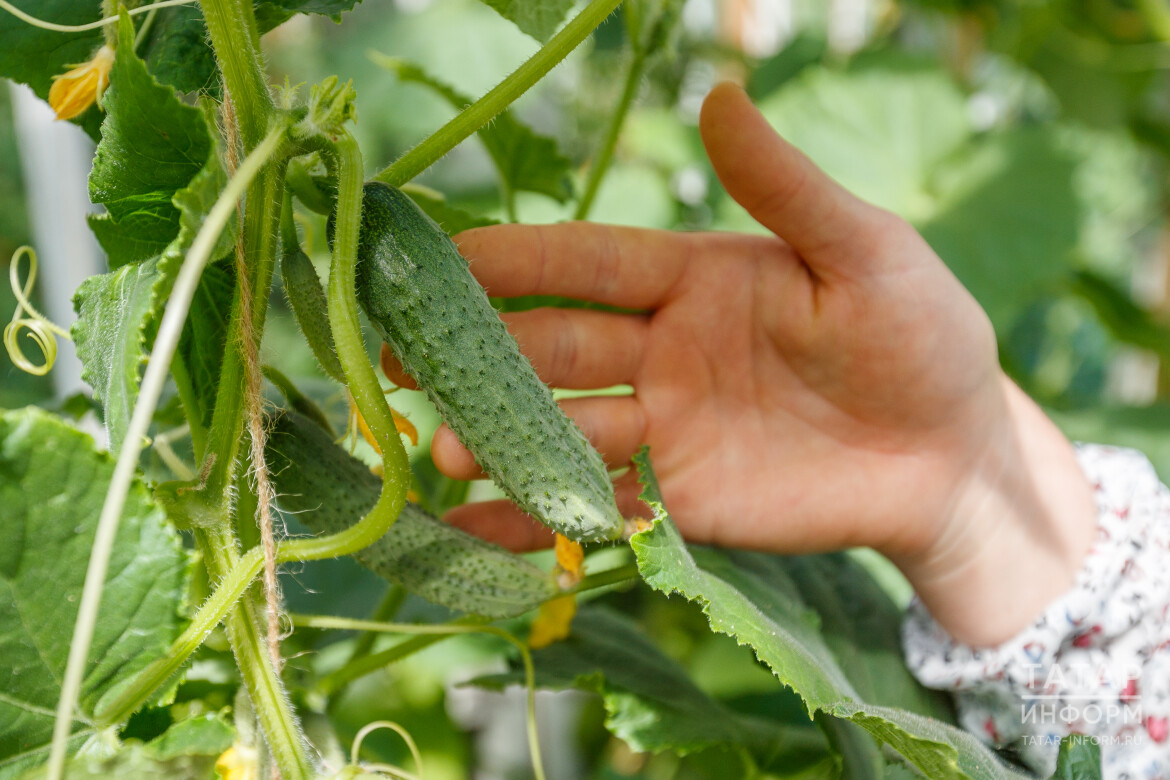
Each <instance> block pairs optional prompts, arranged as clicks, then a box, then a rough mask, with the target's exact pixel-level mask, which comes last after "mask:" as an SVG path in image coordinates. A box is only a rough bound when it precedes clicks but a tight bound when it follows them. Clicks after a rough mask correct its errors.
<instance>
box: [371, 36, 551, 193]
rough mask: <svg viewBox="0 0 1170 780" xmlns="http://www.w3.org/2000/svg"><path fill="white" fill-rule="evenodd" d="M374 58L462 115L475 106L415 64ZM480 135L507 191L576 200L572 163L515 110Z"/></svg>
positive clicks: (464, 96) (486, 128)
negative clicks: (522, 120)
mask: <svg viewBox="0 0 1170 780" xmlns="http://www.w3.org/2000/svg"><path fill="white" fill-rule="evenodd" d="M370 56H371V59H373V61H374V62H376V63H377V64H379V65H381V66H383V67H385V68H387V69H388V70H392V71H394V73H395V74H397V75H398V78H400V79H401V80H403V81H408V82H414V83H416V84H421V85H423V86H425V87H428V88H429V89H431V90H432V91H434V92H435V93H436V94H437V95H439V96H440V97H442V98H443V99H444V100H446V101H447V102H448V103H450V104H451V105H452V106H453V107H454V108H455V109H456V110H459V111H462V110H463V109H464V108H466V107H467V106H469V105H471V103H472V100H471V98H469V97H467V96H466V95H464V94H463V93H461V92H459V91H458V90H456V89H455V88H454V87H452V86H450V85H449V84H447V83H445V82H443V81H440V80H439V79H437V78H435V77H434V76H431V75H430V74H429V73H427V72H426V71H425V70H423V69H422V68H421V67H419V66H418V65H415V64H414V63H411V62H407V61H406V60H403V59H400V58H398V57H388V56H386V55H384V54H378V53H372V54H371V55H370ZM478 135H479V139H480V140H481V141H483V145H484V146H485V147H486V148H487V152H488V154H489V155H490V156H491V158H492V162H494V163H495V165H496V169H497V170H498V171H499V173H500V178H501V179H502V180H503V184H504V188H505V191H511V192H518V191H525V192H536V193H540V194H541V195H547V196H548V197H550V198H552V199H553V200H555V201H557V202H558V203H564V202H565V201H567V200H569V199H570V198H572V197H573V187H572V180H571V179H570V178H569V171H570V170H571V169H572V163H571V162H570V161H569V159H568V158H567V157H565V156H564V155H562V154H561V153H560V152H559V151H558V150H557V142H556V141H555V140H553V139H552V138H549V137H547V136H543V135H539V134H537V133H535V132H533V130H532V129H531V128H529V127H528V126H527V125H525V124H523V123H521V122H520V121H519V120H518V119H516V115H515V114H514V113H513V112H512V111H511V110H505V111H503V112H502V113H501V114H500V115H499V116H497V117H496V118H495V119H494V120H493V121H492V122H490V123H489V124H487V125H485V126H484V127H483V128H481V129H480V130H479V131H478Z"/></svg>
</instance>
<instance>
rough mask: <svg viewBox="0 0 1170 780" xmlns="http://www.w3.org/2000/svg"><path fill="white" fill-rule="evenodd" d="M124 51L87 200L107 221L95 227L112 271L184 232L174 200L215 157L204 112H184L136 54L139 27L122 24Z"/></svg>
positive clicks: (113, 76)
mask: <svg viewBox="0 0 1170 780" xmlns="http://www.w3.org/2000/svg"><path fill="white" fill-rule="evenodd" d="M119 41H120V43H119V46H118V53H117V56H116V58H115V60H114V68H113V70H112V71H111V72H110V88H109V89H108V90H106V95H105V98H104V99H103V101H102V102H103V105H104V106H105V109H106V119H105V121H104V122H103V123H102V140H101V143H100V144H98V148H97V153H96V154H95V156H94V161H93V170H92V171H91V172H90V175H89V194H90V198H91V199H92V200H93V202H94V203H101V204H103V205H104V206H105V207H106V211H107V213H106V214H103V215H101V216H98V217H91V218H90V226H91V227H92V228H93V231H94V233H95V234H97V237H98V241H100V242H101V245H102V248H103V249H105V250H106V254H107V255H108V256H109V259H110V268H117V267H119V266H122V265H125V264H126V263H130V262H135V261H139V260H145V259H147V258H149V257H153V256H155V255H158V254H160V253H161V252H162V251H163V250H164V249H165V248H166V246H167V245H168V244H169V243H170V242H171V241H172V240H173V239H174V238H175V236H176V235H177V234H178V232H179V207H178V205H177V204H175V203H172V199H173V198H174V197H175V193H176V192H177V191H179V190H181V189H183V188H184V187H186V186H187V185H188V184H189V183H190V182H191V180H192V179H193V178H194V177H195V175H196V174H198V173H199V172H200V171H201V170H202V169H203V168H204V167H205V166H206V165H207V164H208V158H209V156H210V155H212V154H213V152H214V143H213V141H212V136H211V134H210V133H209V132H208V128H207V122H206V120H205V118H204V117H203V115H202V114H201V113H200V111H199V109H197V108H193V107H191V106H186V105H183V104H182V103H180V102H179V100H178V98H176V97H175V93H174V91H173V90H172V89H171V88H170V87H167V86H163V85H161V84H159V83H158V82H157V81H156V80H155V79H154V78H153V77H152V76H151V75H150V73H149V72H148V71H147V69H146V63H144V62H143V61H142V60H141V59H139V58H138V57H137V55H135V54H134V27H133V24H132V23H131V21H130V19H129V17H126V16H123V17H122V19H121V21H120V23H119Z"/></svg>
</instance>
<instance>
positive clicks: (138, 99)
mask: <svg viewBox="0 0 1170 780" xmlns="http://www.w3.org/2000/svg"><path fill="white" fill-rule="evenodd" d="M119 32H120V35H121V39H122V45H120V46H119V47H118V55H117V60H116V61H115V64H114V72H115V73H117V74H118V78H119V82H118V85H117V86H111V87H110V89H109V91H108V92H107V98H106V105H107V110H108V112H109V116H108V117H107V119H106V122H105V123H104V124H103V125H102V142H101V144H100V145H99V146H98V150H97V156H96V157H95V160H94V168H93V171H92V172H91V174H90V190H91V194H93V195H94V197H95V199H96V200H102V201H103V202H105V203H106V207H107V209H109V214H108V215H105V216H103V217H97V218H93V219H91V221H90V224H91V226H92V227H94V230H95V232H96V233H97V235H98V238H99V240H101V241H102V244H103V246H104V247H105V249H106V251H107V252H108V253H109V254H110V264H111V266H112V267H114V268H115V270H114V271H112V272H111V273H109V274H104V275H101V276H95V277H91V278H90V279H87V280H86V281H85V282H84V283H83V284H82V285H81V287H79V288H78V291H77V293H76V295H75V296H74V308H75V309H76V310H77V313H78V319H77V322H76V323H74V325H73V339H74V341H75V342H76V344H77V354H78V357H79V358H80V359H81V362H82V378H84V379H85V380H86V381H87V382H89V383H90V385H91V386H92V387H93V388H94V397H95V399H96V400H98V401H100V402H101V403H102V404H103V406H104V408H105V424H106V430H107V431H108V432H109V435H110V447H111V450H112V451H114V452H116V451H117V450H118V449H119V448H120V447H121V444H122V437H123V436H124V435H125V431H126V428H127V426H128V425H129V421H130V414H131V412H132V410H133V408H134V404H135V402H136V401H137V398H138V385H139V371H140V369H141V366H142V364H143V363H144V362H145V360H146V358H147V352H148V350H149V348H150V346H151V344H152V343H153V342H154V335H155V332H156V330H157V327H158V322H159V320H160V319H161V316H162V311H163V308H164V307H165V305H166V301H167V299H168V298H169V297H170V294H171V289H172V287H173V285H174V280H175V277H176V276H177V274H178V272H179V268H180V267H181V266H182V263H183V257H184V256H185V255H186V252H187V249H188V248H189V247H190V245H191V242H192V241H193V240H194V238H195V234H196V233H197V232H198V230H199V227H200V225H201V224H202V223H203V220H204V218H205V217H206V215H207V213H208V212H209V211H210V210H211V207H212V205H213V204H214V203H215V201H216V199H217V198H218V196H219V193H220V192H221V191H222V190H223V187H224V185H225V183H226V181H227V176H226V174H225V172H224V170H223V165H222V163H221V162H220V159H219V152H218V149H217V145H216V142H215V136H214V134H213V133H212V131H211V128H210V124H209V119H208V117H207V116H206V113H205V112H206V111H209V110H210V108H209V107H206V106H205V107H204V110H203V111H201V110H200V109H197V108H191V107H189V106H185V105H183V104H182V103H180V102H179V100H178V99H177V98H176V97H175V93H174V91H173V90H171V89H170V88H169V87H164V86H161V85H159V84H158V82H157V81H155V80H154V79H153V78H152V77H151V76H150V74H149V73H147V72H146V66H145V65H144V63H143V62H142V60H140V59H138V58H137V57H136V56H135V55H134V53H133V45H132V37H131V36H132V34H133V29H132V26H131V24H130V21H129V19H128V18H126V17H125V16H123V18H122V20H121V23H120V29H119ZM196 155H201V156H200V157H196ZM148 213H149V214H152V215H154V216H153V217H151V218H149V219H147V218H145V217H144V216H143V215H144V214H148ZM234 241H235V225H234V222H233V224H232V226H231V227H230V228H229V229H228V230H225V231H224V232H223V233H222V234H221V235H220V237H219V240H218V242H217V244H216V246H215V249H214V250H213V253H212V257H213V258H218V257H221V256H223V255H224V254H227V253H229V252H230V251H231V249H232V246H233V244H234ZM144 252H153V253H155V254H153V255H148V256H147V258H148V259H144V260H140V259H139V256H140V255H142V253H144ZM231 279H232V278H231V276H230V272H225V271H210V270H209V271H207V272H205V274H204V278H203V279H201V281H200V289H199V291H198V293H197V295H196V298H195V300H194V301H193V303H192V310H191V314H190V316H189V319H188V321H187V323H186V325H185V327H184V334H183V337H182V339H181V341H180V353H179V354H180V359H181V361H182V362H183V367H184V368H185V369H186V374H187V377H188V379H189V381H190V382H191V383H193V385H194V389H193V392H194V394H195V395H196V397H197V398H198V399H199V407H200V408H199V409H197V410H195V411H196V412H197V413H198V414H199V415H200V417H201V418H202V420H203V421H204V422H205V423H206V422H208V421H209V420H210V413H211V404H212V402H213V400H214V396H215V387H216V383H217V381H218V374H219V368H218V366H219V361H220V360H221V359H222V355H223V343H224V339H225V329H226V322H227V319H226V316H225V314H226V311H227V307H229V306H230V297H231V287H230V285H231V284H232V283H233V282H232V281H231Z"/></svg>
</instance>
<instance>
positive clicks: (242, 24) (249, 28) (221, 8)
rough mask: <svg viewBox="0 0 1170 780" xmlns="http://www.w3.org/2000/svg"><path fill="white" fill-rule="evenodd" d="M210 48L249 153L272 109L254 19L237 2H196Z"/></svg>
mask: <svg viewBox="0 0 1170 780" xmlns="http://www.w3.org/2000/svg"><path fill="white" fill-rule="evenodd" d="M199 6H200V8H201V9H202V10H203V18H204V19H205V20H206V22H207V31H208V33H209V34H210V35H211V46H212V48H213V49H214V50H215V56H216V59H218V60H219V69H220V72H221V73H222V74H223V81H224V86H225V87H226V88H227V93H228V95H229V96H230V97H231V99H232V103H233V104H235V107H236V113H237V115H238V116H239V122H240V135H241V136H242V137H243V139H244V149H245V151H249V152H250V151H251V150H252V148H253V147H255V146H256V144H258V143H259V142H260V139H261V138H263V137H264V134H265V132H267V130H268V123H269V119H271V117H272V114H273V112H274V110H275V106H274V104H273V102H272V95H271V93H269V91H268V81H267V80H266V79H265V77H264V69H263V68H262V67H261V65H260V50H259V46H258V43H257V42H258V41H259V34H258V33H257V31H256V17H255V14H254V13H253V11H252V8H251V5H250V3H249V5H248V7H247V8H246V9H245V8H244V7H243V6H242V5H241V4H240V2H239V0H199Z"/></svg>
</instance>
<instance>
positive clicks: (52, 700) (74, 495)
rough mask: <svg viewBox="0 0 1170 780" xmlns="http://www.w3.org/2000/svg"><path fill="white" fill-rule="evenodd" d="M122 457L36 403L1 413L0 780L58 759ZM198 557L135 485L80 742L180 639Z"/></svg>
mask: <svg viewBox="0 0 1170 780" xmlns="http://www.w3.org/2000/svg"><path fill="white" fill-rule="evenodd" d="M113 469H114V463H113V460H112V459H111V458H110V457H109V456H108V455H106V454H104V453H100V452H97V451H96V450H95V448H94V444H93V440H92V439H91V438H90V437H89V436H87V435H86V434H83V433H81V432H80V431H78V430H76V429H74V428H71V427H70V426H68V425H67V424H65V423H64V422H62V421H61V420H60V419H59V418H56V417H53V416H51V415H49V414H47V413H45V412H42V411H40V410H38V409H35V408H33V407H29V408H27V409H23V410H19V411H11V412H3V413H0V505H2V506H4V522H3V523H0V658H3V659H4V663H2V664H0V692H2V694H0V778H8V777H14V776H16V775H17V774H19V772H20V771H22V770H23V769H25V768H28V767H30V766H33V765H35V764H38V763H40V762H41V761H43V760H44V759H45V758H46V757H47V753H48V745H49V740H50V737H51V735H52V730H53V720H54V717H53V712H54V708H55V707H56V704H57V697H58V695H59V693H60V680H61V677H62V675H63V673H64V670H65V663H66V658H67V656H68V653H69V642H70V639H71V637H72V635H73V625H74V622H75V621H76V619H77V605H78V602H79V601H80V598H81V591H82V587H83V583H84V579H85V572H86V567H87V566H88V563H89V554H90V548H91V546H92V544H93V540H94V534H95V532H96V526H97V518H98V513H99V510H100V508H101V505H102V502H103V500H104V498H105V493H106V489H107V487H108V485H109V481H110V478H111V476H112V474H113ZM186 579H187V557H186V555H185V554H184V553H183V552H182V546H181V544H180V542H179V539H178V537H177V536H176V534H175V533H174V532H173V531H172V530H171V529H170V528H169V526H167V525H166V523H165V520H164V517H163V513H162V511H161V510H160V509H159V508H158V507H157V506H156V505H155V504H154V503H153V502H152V500H151V499H150V496H149V494H148V493H147V491H146V489H145V488H144V487H143V486H142V485H141V484H140V483H137V482H136V483H134V484H133V485H132V486H131V489H130V493H129V496H128V498H127V501H126V508H125V510H124V513H123V515H122V523H121V526H120V527H119V529H118V536H117V540H116V542H115V544H114V552H113V557H112V559H111V560H110V568H109V574H108V576H107V578H106V586H105V591H104V593H103V594H102V602H101V611H100V613H99V614H100V618H99V620H98V623H97V631H96V633H95V635H94V640H93V646H92V648H91V650H90V653H89V663H88V665H87V667H86V673H85V679H84V682H83V684H82V691H81V701H80V711H81V713H82V718H81V719H79V720H78V721H77V722H75V724H74V743H73V744H74V745H75V746H76V744H77V743H78V742H79V741H80V740H83V739H85V738H86V737H87V736H89V735H91V734H92V733H93V727H92V725H90V724H89V723H88V721H87V719H88V717H89V713H92V712H93V711H94V710H95V709H97V708H98V704H99V702H100V701H101V700H102V699H103V698H105V697H107V696H109V695H111V694H113V693H116V692H117V690H118V688H119V687H120V685H123V684H125V683H126V682H127V681H128V680H129V679H130V678H131V677H132V676H133V674H134V673H135V672H137V671H138V670H140V669H142V668H143V667H144V666H146V664H148V663H150V662H151V661H153V660H154V659H156V658H158V657H160V656H161V655H162V654H163V653H165V652H166V649H167V647H168V646H169V644H170V642H171V641H172V640H173V639H174V638H175V637H176V636H177V635H178V632H179V628H180V621H179V617H178V607H179V605H180V603H181V601H182V598H183V594H184V593H186V590H187V583H186Z"/></svg>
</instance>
